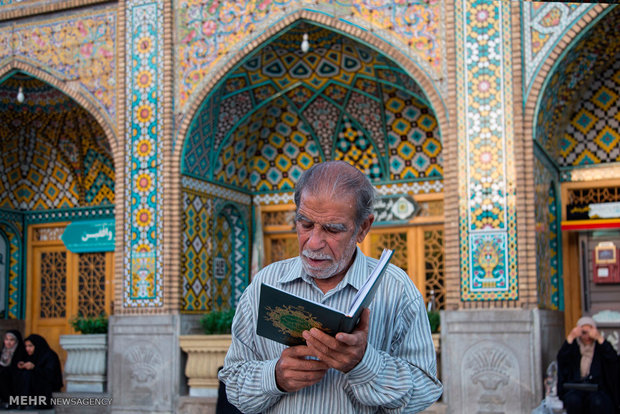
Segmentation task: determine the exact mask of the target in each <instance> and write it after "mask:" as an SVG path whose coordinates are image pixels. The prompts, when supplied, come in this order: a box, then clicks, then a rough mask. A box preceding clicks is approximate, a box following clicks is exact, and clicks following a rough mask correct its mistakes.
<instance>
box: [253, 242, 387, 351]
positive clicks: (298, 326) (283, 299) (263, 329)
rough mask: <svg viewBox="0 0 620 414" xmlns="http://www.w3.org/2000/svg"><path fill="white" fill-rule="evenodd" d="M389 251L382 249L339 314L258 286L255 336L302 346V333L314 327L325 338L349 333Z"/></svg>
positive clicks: (371, 294)
mask: <svg viewBox="0 0 620 414" xmlns="http://www.w3.org/2000/svg"><path fill="white" fill-rule="evenodd" d="M392 254H393V251H392V250H387V249H386V250H384V251H383V254H382V255H381V258H380V259H379V262H378V263H377V266H376V267H375V269H374V270H373V271H372V273H371V274H370V276H369V277H368V279H367V280H366V282H365V283H364V285H363V286H362V287H361V288H360V290H359V291H358V293H357V295H356V296H355V298H354V299H353V302H352V304H351V307H350V308H349V310H348V311H347V312H341V311H339V310H337V309H334V308H330V307H329V306H325V305H323V304H320V303H316V302H313V301H310V300H307V299H304V298H302V297H299V296H296V295H293V294H291V293H288V292H285V291H283V290H281V289H278V288H276V287H273V286H270V285H268V284H265V283H263V284H261V290H260V302H259V309H258V322H257V325H256V333H257V334H258V335H260V336H263V337H265V338H269V339H273V340H274V341H277V342H280V343H282V344H284V345H289V346H294V345H303V344H305V343H306V341H305V339H304V338H303V336H302V333H303V331H306V330H310V329H312V328H317V329H320V330H322V331H323V332H326V333H328V334H329V335H332V336H334V335H336V334H337V333H338V332H346V333H351V332H352V331H353V329H355V326H356V325H357V322H358V320H359V317H360V315H361V313H362V310H363V309H364V308H366V307H368V306H369V305H370V302H371V301H372V299H373V298H374V295H375V293H376V291H377V288H378V286H379V284H380V282H381V278H382V276H383V275H384V274H385V270H386V269H387V265H388V263H389V261H390V259H391V257H392Z"/></svg>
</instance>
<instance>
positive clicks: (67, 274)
mask: <svg viewBox="0 0 620 414" xmlns="http://www.w3.org/2000/svg"><path fill="white" fill-rule="evenodd" d="M67 224H68V223H54V224H44V225H43V224H42V225H34V226H31V227H30V228H29V229H28V241H29V243H28V246H29V249H28V250H29V251H28V257H29V260H28V264H30V266H29V269H28V289H27V292H29V298H28V302H27V303H28V305H27V312H26V334H30V333H37V334H39V335H41V336H43V337H44V338H45V339H46V340H47V342H48V343H49V345H50V347H51V348H52V349H53V350H54V351H56V352H57V353H58V356H59V357H60V360H61V363H62V364H63V366H64V362H65V360H66V353H65V352H64V350H62V348H61V347H60V345H59V340H60V335H65V334H72V333H75V331H74V330H73V328H72V327H71V319H72V318H74V317H75V316H77V315H84V316H98V315H100V314H102V313H105V314H106V315H110V314H111V311H112V294H113V290H112V287H113V286H112V278H113V263H114V261H113V260H114V253H113V252H94V253H79V254H78V253H72V252H70V251H69V250H67V248H66V247H65V245H64V244H63V242H62V240H61V238H60V237H61V236H62V233H63V232H64V230H65V228H66V226H67Z"/></svg>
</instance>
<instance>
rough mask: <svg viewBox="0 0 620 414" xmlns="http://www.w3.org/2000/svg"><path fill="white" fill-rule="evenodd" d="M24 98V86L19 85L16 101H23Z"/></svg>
mask: <svg viewBox="0 0 620 414" xmlns="http://www.w3.org/2000/svg"><path fill="white" fill-rule="evenodd" d="M24 99H25V96H24V88H23V87H21V86H20V87H19V90H18V91H17V102H19V103H24Z"/></svg>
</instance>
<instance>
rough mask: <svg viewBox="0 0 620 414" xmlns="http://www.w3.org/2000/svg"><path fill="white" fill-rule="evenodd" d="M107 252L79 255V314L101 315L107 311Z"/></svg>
mask: <svg viewBox="0 0 620 414" xmlns="http://www.w3.org/2000/svg"><path fill="white" fill-rule="evenodd" d="M105 255H106V254H105V253H102V252H95V253H80V254H79V255H78V291H79V292H80V294H79V297H78V314H80V315H84V316H99V315H102V314H105V313H106V297H105V291H106V279H105V274H106V263H105Z"/></svg>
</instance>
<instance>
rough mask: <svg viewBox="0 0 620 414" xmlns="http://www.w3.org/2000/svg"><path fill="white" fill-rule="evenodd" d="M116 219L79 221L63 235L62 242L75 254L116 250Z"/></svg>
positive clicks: (72, 224) (71, 225)
mask: <svg viewBox="0 0 620 414" xmlns="http://www.w3.org/2000/svg"><path fill="white" fill-rule="evenodd" d="M114 228H115V224H114V219H108V220H91V221H77V222H75V223H71V224H69V225H68V226H67V228H66V229H65V232H64V233H63V234H62V237H61V239H62V242H63V243H64V244H65V246H67V249H69V251H72V252H73V253H87V252H111V251H113V250H114Z"/></svg>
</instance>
